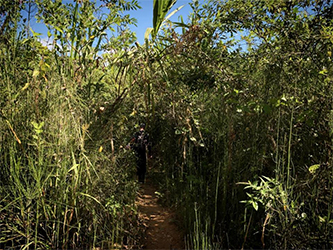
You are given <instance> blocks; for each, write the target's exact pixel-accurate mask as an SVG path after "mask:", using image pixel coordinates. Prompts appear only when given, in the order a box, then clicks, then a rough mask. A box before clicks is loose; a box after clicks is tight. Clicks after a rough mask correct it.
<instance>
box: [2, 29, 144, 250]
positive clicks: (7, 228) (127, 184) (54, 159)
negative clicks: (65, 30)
mask: <svg viewBox="0 0 333 250" xmlns="http://www.w3.org/2000/svg"><path fill="white" fill-rule="evenodd" d="M27 44H30V46H31V47H29V49H25V48H26V46H25V45H27ZM1 46H2V47H1V51H2V52H1V56H0V57H1V63H2V65H4V67H1V72H0V77H1V89H2V90H1V99H2V100H4V101H3V106H2V110H1V123H0V130H1V137H0V140H1V146H0V157H1V165H2V168H1V176H2V184H1V186H0V218H1V223H0V231H1V233H0V244H1V247H2V248H17V247H21V248H57V249H69V248H70V249H73V248H90V249H91V248H96V247H101V248H108V249H111V248H122V247H123V246H124V245H129V246H135V245H136V244H138V243H137V239H136V234H137V231H136V230H137V228H138V224H137V223H138V222H137V213H136V210H135V204H134V199H135V195H136V190H137V186H136V184H135V182H134V179H133V178H132V173H133V168H132V167H133V165H132V162H133V161H132V160H133V159H132V158H131V157H129V154H128V153H126V152H123V151H121V150H118V148H119V146H120V145H121V143H123V142H124V141H125V140H126V138H125V134H124V133H125V132H126V131H125V132H124V131H120V132H119V131H118V133H117V134H116V135H115V134H113V135H112V134H110V130H109V129H107V130H105V128H103V127H98V126H95V124H96V121H98V120H99V119H98V118H97V113H94V110H95V109H96V108H97V107H95V106H93V105H92V103H89V102H88V101H87V97H85V96H84V95H83V94H84V93H87V92H85V91H82V88H84V87H85V86H88V87H89V84H91V82H93V81H95V78H88V79H87V81H89V82H84V80H83V81H82V82H81V84H82V85H79V84H78V82H77V79H76V78H73V76H72V75H71V74H66V73H65V72H66V71H65V70H64V69H63V67H67V66H68V65H66V60H64V62H60V61H56V60H55V59H54V57H53V55H52V53H51V52H50V51H48V49H47V48H45V47H43V46H41V45H40V43H39V42H37V41H36V40H35V38H30V39H29V40H22V39H21V38H20V35H15V34H14V35H13V37H12V40H11V43H10V44H9V45H8V46H4V45H3V44H2V45H1ZM31 50H32V51H35V57H33V58H31V61H30V62H29V61H28V58H25V57H27V56H28V55H29V54H30V53H31ZM40 58H42V59H41V60H40ZM59 68H62V69H63V70H60V71H59V70H57V69H59ZM59 72H63V73H61V74H59ZM97 72H98V71H97ZM124 77H126V76H124ZM96 79H100V76H98V75H97V76H96ZM110 87H112V86H110ZM82 93H83V94H82ZM88 94H89V95H90V93H88ZM97 94H98V92H95V95H97ZM95 98H96V96H95ZM109 115H111V116H112V115H114V117H116V116H117V115H116V114H115V113H113V112H112V111H111V112H110V113H109ZM109 118H110V117H109ZM117 127H118V125H117ZM99 130H104V132H106V133H104V134H103V133H100V131H99ZM92 135H94V137H92ZM110 136H111V137H110ZM123 137H124V138H125V139H124V138H123ZM115 138H119V141H118V142H117V148H116V149H117V150H116V151H115V150H114V148H113V150H111V149H110V148H109V147H108V146H106V145H105V143H106V142H110V139H111V140H114V139H115ZM101 146H102V147H101Z"/></svg>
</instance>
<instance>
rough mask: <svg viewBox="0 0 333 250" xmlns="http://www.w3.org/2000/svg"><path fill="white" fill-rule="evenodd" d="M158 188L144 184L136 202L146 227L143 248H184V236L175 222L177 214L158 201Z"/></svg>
mask: <svg viewBox="0 0 333 250" xmlns="http://www.w3.org/2000/svg"><path fill="white" fill-rule="evenodd" d="M155 192H156V188H155V187H154V186H153V185H152V184H151V183H150V182H149V180H148V182H147V183H145V184H142V187H141V189H140V192H139V195H138V197H137V201H136V204H137V206H138V209H139V218H140V220H141V221H142V222H143V224H144V227H145V238H144V242H143V249H184V248H185V244H184V236H183V234H182V233H181V232H180V230H179V229H178V227H177V225H176V224H175V214H174V212H172V211H171V210H170V209H168V208H166V207H163V206H161V205H160V204H159V203H158V197H157V196H156V194H155Z"/></svg>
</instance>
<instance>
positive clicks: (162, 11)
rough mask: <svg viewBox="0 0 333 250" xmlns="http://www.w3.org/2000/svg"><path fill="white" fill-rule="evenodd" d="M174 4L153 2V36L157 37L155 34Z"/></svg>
mask: <svg viewBox="0 0 333 250" xmlns="http://www.w3.org/2000/svg"><path fill="white" fill-rule="evenodd" d="M175 3H176V0H154V10H153V13H154V16H153V29H154V32H153V35H154V37H155V36H156V35H157V32H158V30H159V28H160V26H161V24H162V22H163V20H164V17H165V15H166V14H167V13H168V12H169V10H170V9H171V8H172V6H173V5H174V4H175Z"/></svg>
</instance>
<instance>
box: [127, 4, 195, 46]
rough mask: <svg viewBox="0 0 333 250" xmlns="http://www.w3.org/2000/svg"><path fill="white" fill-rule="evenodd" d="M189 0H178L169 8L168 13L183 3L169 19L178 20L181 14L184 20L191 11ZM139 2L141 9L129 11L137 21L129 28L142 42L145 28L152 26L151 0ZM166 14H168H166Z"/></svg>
mask: <svg viewBox="0 0 333 250" xmlns="http://www.w3.org/2000/svg"><path fill="white" fill-rule="evenodd" d="M190 2H192V1H191V0H178V1H177V2H176V4H175V5H174V6H173V8H172V9H171V10H170V13H171V12H172V11H173V10H175V9H177V8H178V7H180V6H182V5H184V7H183V8H182V9H180V10H179V11H178V12H177V13H175V14H174V15H173V16H172V18H171V20H172V21H179V20H178V18H179V16H183V18H184V21H186V20H187V18H188V15H189V14H190V12H191V11H192V9H191V7H190V5H189V3H190ZM139 4H140V6H141V7H142V9H139V10H136V11H132V12H130V14H131V16H132V17H134V18H136V19H137V21H138V24H137V27H135V26H134V27H131V30H132V31H134V32H135V33H136V35H137V38H138V42H139V43H140V44H142V43H143V42H144V34H145V32H146V29H147V28H149V27H153V0H141V1H140V0H139ZM167 15H168V14H167Z"/></svg>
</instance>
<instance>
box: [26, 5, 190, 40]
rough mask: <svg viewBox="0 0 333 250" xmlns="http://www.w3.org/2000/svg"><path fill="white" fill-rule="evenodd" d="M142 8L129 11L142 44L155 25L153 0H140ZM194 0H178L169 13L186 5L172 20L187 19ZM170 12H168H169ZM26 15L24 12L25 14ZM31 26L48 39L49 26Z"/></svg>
mask: <svg viewBox="0 0 333 250" xmlns="http://www.w3.org/2000/svg"><path fill="white" fill-rule="evenodd" d="M63 2H64V3H69V2H74V1H71V0H65V1H63ZM138 2H139V5H140V6H141V9H138V10H135V11H129V12H128V13H129V14H130V15H131V17H134V18H135V19H136V20H137V27H136V26H131V27H130V28H131V30H132V31H134V32H135V33H136V36H137V40H138V42H139V43H140V44H142V43H143V42H144V34H145V32H146V29H147V28H149V27H152V26H153V2H154V1H153V0H138ZM190 2H192V0H177V2H176V4H175V5H174V6H173V7H172V9H171V10H170V12H169V13H171V12H172V11H173V10H175V9H177V8H178V7H180V6H182V5H184V7H183V8H182V9H180V10H179V11H178V12H177V13H175V14H174V15H173V16H172V18H171V20H172V21H179V16H183V18H184V21H186V20H187V18H188V16H189V14H190V12H191V10H192V9H191V7H190V5H189V3H190ZM169 13H168V14H169ZM23 15H24V14H23ZM31 28H32V29H33V30H34V31H35V32H38V33H42V36H41V39H42V40H43V39H46V37H47V28H46V27H45V25H44V24H42V23H35V22H32V23H31Z"/></svg>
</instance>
